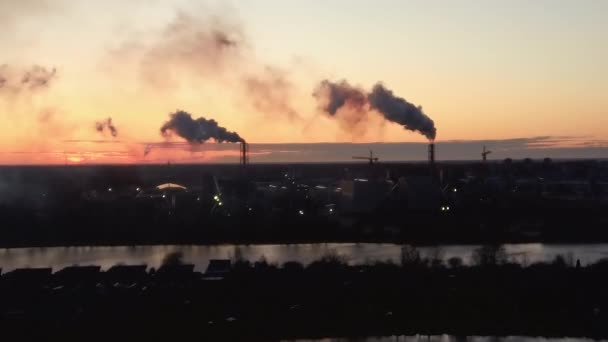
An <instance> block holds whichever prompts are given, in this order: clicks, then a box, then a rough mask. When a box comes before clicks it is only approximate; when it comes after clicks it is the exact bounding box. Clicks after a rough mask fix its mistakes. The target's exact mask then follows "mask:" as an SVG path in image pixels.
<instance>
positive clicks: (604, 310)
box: [0, 249, 608, 341]
mask: <svg viewBox="0 0 608 342" xmlns="http://www.w3.org/2000/svg"><path fill="white" fill-rule="evenodd" d="M502 253H503V252H501V251H500V249H486V250H485V251H483V250H480V251H478V252H477V258H476V259H475V260H476V265H477V266H473V267H465V266H462V264H461V263H460V262H459V261H458V260H457V259H454V260H450V261H449V262H448V265H446V264H444V263H442V262H438V261H434V260H433V259H423V258H421V257H420V256H419V254H418V253H417V251H416V250H415V249H406V250H404V252H403V254H402V260H401V262H402V264H401V265H397V264H393V263H376V264H374V265H368V266H349V265H347V264H346V263H345V262H343V260H341V259H340V258H339V257H337V256H327V257H325V258H323V259H321V260H317V261H315V262H313V263H311V264H309V265H308V266H303V265H302V264H299V263H294V262H290V263H286V264H284V265H283V266H281V267H278V266H274V265H271V264H268V263H267V262H265V261H260V262H256V263H249V262H246V261H237V262H236V263H234V265H233V267H232V268H231V270H230V271H229V273H226V274H223V275H222V277H223V279H221V280H217V279H216V280H212V279H209V278H206V277H205V276H204V275H203V274H201V273H198V272H192V267H188V266H185V267H184V266H182V265H180V263H179V258H178V257H173V258H167V259H166V260H169V261H165V269H164V271H163V270H161V269H162V267H161V269H159V270H157V271H156V272H145V270H144V271H143V272H142V270H141V269H139V270H138V271H135V270H132V273H130V272H123V273H114V274H112V272H98V270H97V271H96V272H90V271H88V272H89V273H87V272H81V273H80V275H79V276H78V274H79V273H78V272H72V273H71V274H72V276H66V274H65V273H64V274H63V276H61V275H59V276H58V275H57V274H55V275H51V274H50V273H46V275H42V276H39V277H30V278H29V280H28V279H26V280H27V281H25V280H24V279H25V278H21V279H18V278H19V277H18V276H17V277H15V276H11V275H10V274H9V275H4V276H2V277H0V287H1V291H0V296H1V298H0V300H1V302H2V303H3V305H2V320H0V322H2V323H1V325H2V328H3V329H4V330H6V329H18V330H20V331H24V332H27V333H32V334H36V333H40V332H44V333H45V334H53V335H52V336H60V337H64V336H65V337H74V338H83V337H92V338H93V339H96V338H99V339H103V338H109V337H110V336H112V334H114V333H115V332H117V331H121V335H120V336H122V337H125V338H128V337H131V338H137V339H141V338H143V337H156V338H158V337H160V336H167V337H169V336H171V337H172V338H173V339H175V338H182V337H184V338H185V337H186V336H188V337H197V338H200V339H203V340H205V339H206V340H231V341H251V340H259V341H276V340H281V339H296V338H321V337H325V336H389V335H411V334H424V335H436V334H444V333H448V334H453V335H459V336H466V335H484V336H489V335H490V336H506V335H524V336H572V337H590V338H605V337H608V324H606V323H607V322H608V294H606V291H605V288H606V286H607V285H608V277H607V275H608V263H606V262H605V261H602V262H599V263H597V264H594V265H589V266H586V267H585V266H580V267H577V266H576V265H572V266H571V265H569V264H568V262H567V260H565V259H564V258H558V259H556V261H555V262H553V263H543V264H533V265H530V266H528V267H521V266H519V265H514V264H505V263H504V262H505V260H504V256H503V254H502ZM49 272H50V271H49ZM68 274H70V273H69V272H68ZM118 274H119V275H118ZM101 327H104V329H103V330H100V328H101ZM92 332H95V333H94V336H91V334H92ZM48 336H50V335H48Z"/></svg>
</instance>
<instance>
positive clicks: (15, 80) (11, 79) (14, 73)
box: [0, 64, 57, 94]
mask: <svg viewBox="0 0 608 342" xmlns="http://www.w3.org/2000/svg"><path fill="white" fill-rule="evenodd" d="M56 75H57V70H56V69H55V68H53V69H47V68H46V67H43V66H40V65H34V66H32V67H31V68H29V69H25V70H22V69H21V70H20V69H17V68H14V67H11V66H9V65H7V64H4V65H0V91H6V92H9V93H12V94H18V93H21V92H24V91H29V92H36V91H39V90H43V89H46V88H48V87H49V86H50V83H51V82H52V81H53V80H54V79H55V78H56Z"/></svg>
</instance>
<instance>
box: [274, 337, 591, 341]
mask: <svg viewBox="0 0 608 342" xmlns="http://www.w3.org/2000/svg"><path fill="white" fill-rule="evenodd" d="M591 341H595V340H591V339H585V338H543V337H523V336H508V337H482V336H451V335H438V336H422V335H417V336H391V337H368V338H354V339H345V338H325V339H320V340H295V341H291V342H591ZM284 342H287V341H284Z"/></svg>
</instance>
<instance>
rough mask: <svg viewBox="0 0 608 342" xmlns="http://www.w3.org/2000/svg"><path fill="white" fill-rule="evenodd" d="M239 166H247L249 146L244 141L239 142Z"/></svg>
mask: <svg viewBox="0 0 608 342" xmlns="http://www.w3.org/2000/svg"><path fill="white" fill-rule="evenodd" d="M240 164H241V165H242V166H247V165H248V164H249V144H247V142H245V141H242V142H241V155H240Z"/></svg>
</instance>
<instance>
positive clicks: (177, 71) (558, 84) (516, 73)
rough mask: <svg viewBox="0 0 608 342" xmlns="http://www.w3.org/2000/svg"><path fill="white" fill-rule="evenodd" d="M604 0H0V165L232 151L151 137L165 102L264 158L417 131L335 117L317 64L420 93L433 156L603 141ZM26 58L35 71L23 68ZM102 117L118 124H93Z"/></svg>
mask: <svg viewBox="0 0 608 342" xmlns="http://www.w3.org/2000/svg"><path fill="white" fill-rule="evenodd" d="M607 13H608V1H602V0H586V1H561V0H550V1H549V0H547V1H542V0H541V1H528V0H510V1H506V0H503V1H473V0H471V1H466V0H461V1H448V0H445V1H422V0H421V1H402V0H394V1H392V0H377V1H371V0H365V1H364V0H332V1H307V2H305V1H295V0H294V1H285V0H239V1H236V0H235V1H194V0H189V1H188V0H181V1H178V0H175V1H170V0H149V1H145V0H133V1H122V0H106V1H95V2H94V1H78V0H47V1H44V0H0V46H1V49H2V51H1V52H2V53H1V54H0V124H1V125H2V127H3V128H4V130H3V134H2V135H1V136H0V164H46V163H65V162H66V161H67V162H68V163H71V164H76V163H146V162H161V161H166V160H170V159H172V160H174V161H178V162H179V161H181V162H213V161H231V160H232V159H234V161H235V162H236V161H237V159H238V157H236V155H237V154H238V148H236V146H234V149H233V150H234V151H232V150H230V148H229V146H222V147H221V148H217V146H215V147H214V146H210V147H209V146H203V147H200V146H191V145H189V144H184V143H183V142H184V140H182V139H180V138H179V137H177V136H173V137H170V138H169V139H170V142H172V143H169V144H163V143H164V142H165V141H166V140H165V139H167V138H166V137H163V136H162V135H161V134H160V127H161V126H162V125H163V124H164V123H165V122H166V121H167V120H168V119H169V114H170V113H172V112H174V111H176V110H178V109H180V110H185V111H187V112H189V113H192V115H193V117H195V118H196V117H200V116H202V117H205V118H207V119H215V120H217V121H218V123H219V124H220V125H221V126H224V127H226V128H227V129H228V130H230V131H235V132H238V133H239V135H240V136H242V137H244V138H245V139H246V140H247V141H248V142H250V143H253V144H267V145H263V147H262V145H260V146H259V147H257V150H256V151H257V152H259V153H260V156H265V157H261V159H260V160H264V161H280V160H286V161H314V160H318V158H319V155H315V154H306V153H298V152H297V151H298V148H302V146H305V147H306V146H315V145H311V144H312V143H357V144H358V145H354V146H355V147H354V148H353V147H352V146H350V145H344V144H336V145H332V144H323V145H317V147H315V148H312V149H313V150H315V149H319V146H322V148H321V149H322V150H324V151H325V150H330V151H331V152H325V154H324V156H325V157H324V158H325V159H327V160H340V159H341V158H342V159H348V158H350V156H351V155H352V153H355V152H357V151H358V150H360V151H361V152H360V153H366V151H367V150H368V147H370V146H376V147H377V148H381V147H378V146H382V145H377V144H376V145H369V144H368V143H374V142H379V143H424V142H426V139H425V138H424V136H422V135H420V134H417V133H414V132H411V131H408V130H405V129H404V128H403V127H401V126H399V125H396V124H393V123H390V122H385V121H384V120H383V119H381V117H380V116H379V115H375V113H373V112H372V113H369V115H368V116H367V119H366V121H365V122H364V129H357V130H356V131H352V130H350V131H349V130H348V129H345V126H344V125H341V124H340V122H339V120H335V119H332V118H330V117H328V116H327V115H325V114H324V113H322V111H321V110H320V109H319V105H318V103H317V102H316V100H315V98H314V97H313V96H312V94H313V92H314V91H315V88H316V87H317V85H318V84H319V82H321V81H322V80H324V79H329V80H332V81H339V80H342V79H345V80H348V82H349V83H350V84H352V85H354V86H358V87H361V88H363V89H367V90H369V89H370V88H371V87H372V86H373V85H374V84H376V83H377V82H382V83H383V84H384V85H385V86H386V87H387V88H389V89H391V90H392V91H393V92H394V93H395V95H397V96H399V97H402V98H404V99H405V100H407V101H408V102H411V103H413V104H415V105H417V106H418V105H419V106H422V108H423V111H424V113H426V114H427V115H428V116H429V117H431V118H432V119H433V120H434V122H435V126H436V127H437V142H438V143H440V144H441V145H443V146H445V148H444V152H443V153H442V152H440V151H439V152H438V153H439V157H440V158H443V159H475V158H477V157H478V153H477V152H476V151H477V147H478V146H481V145H483V144H486V143H490V144H493V145H494V146H495V149H497V150H500V151H501V152H500V153H497V154H495V155H493V156H492V157H493V158H502V157H506V156H509V155H511V154H513V155H516V156H517V157H519V156H522V157H523V156H525V154H526V152H525V151H526V150H530V151H531V152H530V155H531V156H535V157H542V156H543V155H550V156H552V157H594V158H597V157H602V156H603V157H605V156H608V154H605V155H604V153H605V152H608V20H606V14H607ZM217 37H222V39H225V42H226V44H225V46H223V47H221V48H218V47H217V46H215V45H214V43H213V42H214V39H217ZM34 66H39V67H40V68H44V69H43V71H40V69H33V67H34ZM32 70H38V71H36V72H37V73H43V74H44V75H46V76H48V77H49V80H48V83H32V82H34V81H31V80H30V81H28V82H26V81H24V80H25V77H26V75H28V71H29V72H30V75H33V74H34V72H33V71H32ZM36 75H37V74H36ZM108 117H111V118H112V122H113V124H114V125H115V126H116V128H117V130H118V135H117V136H116V137H113V136H112V135H111V134H109V132H108V131H107V130H104V131H103V132H98V131H96V129H95V122H96V121H101V120H104V119H106V118H108ZM514 139H516V140H514ZM513 141H516V142H517V148H516V147H513V150H512V151H510V150H508V149H507V150H501V149H502V148H504V146H514V145H513ZM539 141H540V143H539ZM287 143H299V144H304V145H285V144H287ZM207 144H213V142H209V143H207ZM207 144H206V145H207ZM273 144H276V145H273ZM471 144H473V145H471ZM385 145H386V144H385ZM146 146H154V147H153V148H152V150H151V152H150V153H149V155H147V156H146V157H144V155H143V151H144V149H145V148H146ZM286 146H288V147H289V148H287V147H286ZM294 146H296V147H294ZM298 146H299V147H298ZM345 146H349V147H348V148H346V147H345ZM386 146H394V144H388V145H386ZM404 146H405V145H404ZM407 146H410V145H407ZM412 146H418V145H412ZM420 146H421V147H422V145H420ZM449 146H451V147H449ZM459 146H462V149H459ZM464 146H466V148H465V147H464ZM307 148H308V147H307ZM262 150H263V151H265V152H264V153H265V154H264V153H262V152H261V151H262ZM448 151H449V152H448ZM469 151H470V152H469ZM539 151H540V152H539ZM510 152H512V153H510ZM385 153H386V154H387V155H388V154H390V155H391V157H387V158H390V159H391V160H399V159H403V160H408V159H422V158H424V157H425V153H426V150H425V149H424V148H421V150H420V152H419V155H418V154H417V153H416V152H411V153H404V155H403V157H402V158H401V157H400V156H399V154H398V153H397V154H395V152H394V151H393V150H390V151H389V149H387V150H386V152H385ZM391 153H393V154H394V156H393V154H391ZM469 154H470V156H469ZM287 155H289V157H286V156H287ZM328 156H333V157H328ZM340 156H342V157H340ZM255 157H256V155H255V154H254V155H253V156H252V162H255V160H256V159H255ZM321 159H323V158H321ZM325 159H323V160H325Z"/></svg>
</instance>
